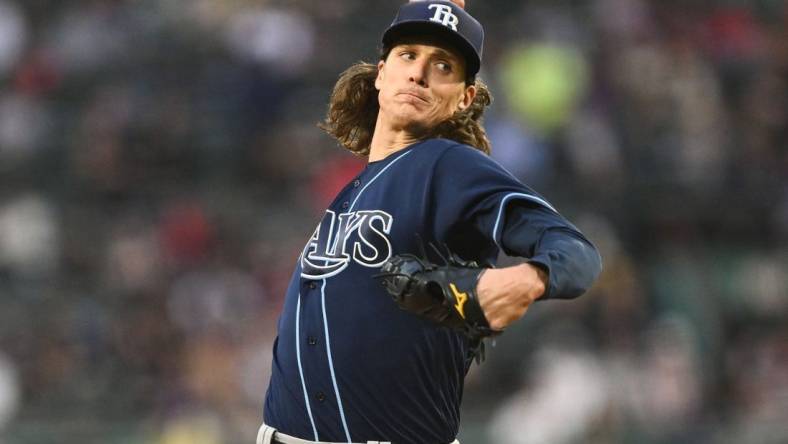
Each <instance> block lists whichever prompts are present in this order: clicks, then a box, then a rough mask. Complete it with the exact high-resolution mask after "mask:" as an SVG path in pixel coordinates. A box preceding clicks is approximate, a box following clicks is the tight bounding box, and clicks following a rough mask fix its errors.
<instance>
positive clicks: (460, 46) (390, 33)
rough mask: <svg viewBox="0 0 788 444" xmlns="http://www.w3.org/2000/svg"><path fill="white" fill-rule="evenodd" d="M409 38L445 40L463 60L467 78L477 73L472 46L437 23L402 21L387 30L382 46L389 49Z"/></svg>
mask: <svg viewBox="0 0 788 444" xmlns="http://www.w3.org/2000/svg"><path fill="white" fill-rule="evenodd" d="M411 36H413V37H419V36H435V37H438V38H441V39H445V40H446V41H447V42H448V43H449V44H451V45H452V46H453V47H454V48H456V49H457V50H458V51H459V52H460V53H461V54H462V56H463V57H464V58H465V62H466V71H467V73H468V74H469V76H475V75H476V74H477V73H478V72H479V67H480V65H481V61H480V60H479V57H478V56H477V55H476V50H475V49H474V48H473V45H471V43H470V42H469V41H468V40H466V39H465V38H464V37H463V36H462V35H460V34H459V33H456V32H453V31H451V30H450V29H448V28H446V26H444V25H441V24H439V23H431V22H426V21H424V20H413V21H403V22H400V23H397V24H396V25H394V26H392V27H390V28H389V29H387V30H386V32H385V33H384V34H383V39H382V41H383V45H384V46H386V47H391V46H393V45H394V44H396V42H397V41H399V40H401V39H403V38H406V37H411Z"/></svg>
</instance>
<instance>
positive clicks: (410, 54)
mask: <svg viewBox="0 0 788 444" xmlns="http://www.w3.org/2000/svg"><path fill="white" fill-rule="evenodd" d="M399 56H400V57H402V58H403V59H405V60H415V59H416V54H414V53H413V52H411V51H402V52H400V53H399Z"/></svg>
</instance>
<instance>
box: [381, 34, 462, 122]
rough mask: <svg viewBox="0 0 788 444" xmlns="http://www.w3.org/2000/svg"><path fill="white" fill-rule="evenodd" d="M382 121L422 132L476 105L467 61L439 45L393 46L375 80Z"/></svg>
mask: <svg viewBox="0 0 788 444" xmlns="http://www.w3.org/2000/svg"><path fill="white" fill-rule="evenodd" d="M375 87H376V88H377V89H378V91H379V94H378V102H379V104H380V113H381V117H382V118H383V120H382V121H383V122H386V123H387V124H388V125H390V126H391V127H392V128H393V129H405V130H407V131H410V132H414V133H421V132H424V131H426V130H428V129H430V128H433V127H434V126H436V125H437V124H439V123H441V122H443V121H444V120H446V119H448V118H449V117H451V116H452V115H453V114H454V113H455V112H456V111H458V110H462V109H465V108H467V107H468V106H470V105H471V103H472V102H473V98H474V97H475V95H476V88H475V87H474V86H473V85H471V86H466V85H465V59H464V58H463V57H462V56H461V55H460V54H459V53H458V52H457V51H455V50H454V49H453V48H451V47H450V46H447V45H443V44H440V43H438V42H425V41H412V42H403V43H401V44H399V45H396V46H394V47H393V48H392V49H391V51H390V52H389V54H388V57H386V60H382V61H380V62H379V63H378V76H377V79H376V80H375Z"/></svg>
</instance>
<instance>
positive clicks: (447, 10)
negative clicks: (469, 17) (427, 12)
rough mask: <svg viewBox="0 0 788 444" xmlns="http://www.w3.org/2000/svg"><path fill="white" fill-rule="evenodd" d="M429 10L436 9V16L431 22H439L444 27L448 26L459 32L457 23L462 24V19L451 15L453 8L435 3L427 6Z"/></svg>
mask: <svg viewBox="0 0 788 444" xmlns="http://www.w3.org/2000/svg"><path fill="white" fill-rule="evenodd" d="M427 8H428V9H435V15H433V16H432V18H431V19H430V21H431V22H438V23H440V24H441V25H443V26H448V27H449V28H451V29H453V30H454V31H457V23H459V22H460V19H459V18H457V16H456V15H454V14H452V13H451V6H447V5H440V4H435V3H433V4H431V5H429V6H427Z"/></svg>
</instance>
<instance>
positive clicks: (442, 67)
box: [435, 62, 452, 73]
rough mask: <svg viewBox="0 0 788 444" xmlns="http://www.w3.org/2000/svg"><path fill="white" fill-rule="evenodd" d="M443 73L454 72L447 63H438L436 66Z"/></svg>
mask: <svg viewBox="0 0 788 444" xmlns="http://www.w3.org/2000/svg"><path fill="white" fill-rule="evenodd" d="M435 66H437V67H438V69H439V70H440V71H441V72H445V73H450V72H451V71H452V68H451V64H449V63H447V62H438V63H436V64H435Z"/></svg>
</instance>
